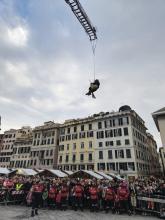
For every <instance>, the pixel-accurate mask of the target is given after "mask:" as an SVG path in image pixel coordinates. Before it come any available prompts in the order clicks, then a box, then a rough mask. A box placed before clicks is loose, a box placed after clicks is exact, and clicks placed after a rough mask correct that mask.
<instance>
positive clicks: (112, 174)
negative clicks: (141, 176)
mask: <svg viewBox="0 0 165 220" xmlns="http://www.w3.org/2000/svg"><path fill="white" fill-rule="evenodd" d="M107 175H108V176H111V177H112V178H116V179H118V180H123V178H121V177H120V176H119V175H115V174H114V173H108V174H107Z"/></svg>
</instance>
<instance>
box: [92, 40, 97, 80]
mask: <svg viewBox="0 0 165 220" xmlns="http://www.w3.org/2000/svg"><path fill="white" fill-rule="evenodd" d="M96 46H97V39H96V40H93V41H91V47H92V59H93V77H94V80H95V77H96Z"/></svg>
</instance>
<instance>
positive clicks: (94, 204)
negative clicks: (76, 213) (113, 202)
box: [89, 182, 98, 212]
mask: <svg viewBox="0 0 165 220" xmlns="http://www.w3.org/2000/svg"><path fill="white" fill-rule="evenodd" d="M89 194H90V207H91V212H93V211H95V210H96V211H98V187H97V185H96V183H94V182H93V183H92V186H91V187H90V188H89Z"/></svg>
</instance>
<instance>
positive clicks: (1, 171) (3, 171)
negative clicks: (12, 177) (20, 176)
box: [0, 167, 11, 175]
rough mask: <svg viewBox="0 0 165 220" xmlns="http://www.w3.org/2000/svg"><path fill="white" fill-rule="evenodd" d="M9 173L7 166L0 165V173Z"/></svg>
mask: <svg viewBox="0 0 165 220" xmlns="http://www.w3.org/2000/svg"><path fill="white" fill-rule="evenodd" d="M9 173H11V171H10V170H8V169H7V168H3V167H0V174H2V175H8V174H9Z"/></svg>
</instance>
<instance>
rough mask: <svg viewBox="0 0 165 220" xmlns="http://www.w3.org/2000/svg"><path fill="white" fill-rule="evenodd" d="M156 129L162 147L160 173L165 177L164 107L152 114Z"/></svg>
mask: <svg viewBox="0 0 165 220" xmlns="http://www.w3.org/2000/svg"><path fill="white" fill-rule="evenodd" d="M152 117H153V119H154V121H155V124H156V127H157V129H158V131H159V132H160V137H161V141H162V147H161V148H160V149H159V158H160V163H161V169H162V173H163V175H164V176H165V107H164V108H161V109H160V110H158V111H156V112H154V113H152Z"/></svg>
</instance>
